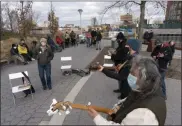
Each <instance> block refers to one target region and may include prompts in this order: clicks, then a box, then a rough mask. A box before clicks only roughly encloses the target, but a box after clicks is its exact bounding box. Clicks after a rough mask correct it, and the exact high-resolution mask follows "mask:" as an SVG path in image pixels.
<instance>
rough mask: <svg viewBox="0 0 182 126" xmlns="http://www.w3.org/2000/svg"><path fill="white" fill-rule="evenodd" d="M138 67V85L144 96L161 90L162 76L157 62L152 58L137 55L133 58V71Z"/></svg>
mask: <svg viewBox="0 0 182 126" xmlns="http://www.w3.org/2000/svg"><path fill="white" fill-rule="evenodd" d="M136 69H137V70H138V71H139V78H138V81H137V85H138V86H139V90H140V93H141V94H142V98H145V97H147V96H149V95H153V94H155V93H157V92H158V91H159V90H160V85H161V76H160V73H159V69H158V65H157V64H156V62H155V61H154V60H153V59H152V58H141V56H136V57H135V58H133V61H132V68H131V71H133V70H136Z"/></svg>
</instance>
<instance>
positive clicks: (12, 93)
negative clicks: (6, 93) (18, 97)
mask: <svg viewBox="0 0 182 126" xmlns="http://www.w3.org/2000/svg"><path fill="white" fill-rule="evenodd" d="M12 95H13V102H14V105H16V101H15V95H14V94H13V93H12Z"/></svg>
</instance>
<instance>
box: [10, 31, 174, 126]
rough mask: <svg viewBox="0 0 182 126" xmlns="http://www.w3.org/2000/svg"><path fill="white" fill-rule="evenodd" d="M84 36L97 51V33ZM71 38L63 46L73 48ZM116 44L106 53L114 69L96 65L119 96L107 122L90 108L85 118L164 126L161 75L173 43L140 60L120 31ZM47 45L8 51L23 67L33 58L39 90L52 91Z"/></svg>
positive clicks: (132, 42)
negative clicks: (113, 83)
mask: <svg viewBox="0 0 182 126" xmlns="http://www.w3.org/2000/svg"><path fill="white" fill-rule="evenodd" d="M86 36H87V38H88V39H89V41H88V42H87V43H88V44H87V46H88V47H89V46H91V45H92V44H94V43H95V44H97V46H96V49H100V48H101V47H100V41H101V39H102V35H101V33H100V31H99V30H98V31H97V32H96V31H95V30H93V31H92V32H91V33H87V34H86ZM75 37H76V34H75V33H74V32H71V34H70V35H69V34H68V33H66V34H65V45H66V46H67V47H69V44H70V43H69V42H70V41H71V43H72V45H73V46H75V39H76V38H75ZM68 39H69V40H68ZM56 41H57V44H58V45H59V47H62V46H63V43H64V42H63V40H62V39H60V38H59V37H58V36H57V37H56ZM90 41H91V43H89V42H90ZM117 42H118V47H117V48H116V51H114V52H109V54H108V55H110V56H111V59H112V61H113V62H114V65H115V70H114V71H111V70H109V69H107V68H104V67H103V66H102V65H99V67H98V71H100V72H102V73H103V74H105V75H106V76H107V77H110V78H113V79H116V80H117V81H118V85H119V86H118V89H116V90H114V92H115V93H119V94H120V95H119V97H118V99H120V100H119V102H118V103H117V104H116V105H115V106H114V108H113V110H115V113H112V114H110V115H109V116H108V118H107V119H105V118H104V117H102V116H101V115H100V114H99V113H98V112H97V111H96V110H94V109H93V108H92V107H90V106H88V108H89V109H88V113H89V115H90V116H91V117H92V118H93V121H94V122H95V124H96V125H164V124H165V119H166V102H165V100H166V99H167V94H166V84H165V75H166V72H167V68H168V65H169V64H170V63H171V61H172V56H173V54H174V52H175V42H174V41H170V42H164V43H162V44H160V45H157V46H156V47H155V49H154V50H153V52H152V53H151V57H152V58H142V57H141V56H140V55H139V48H140V42H139V41H138V40H136V39H129V40H127V38H126V37H125V36H124V35H123V33H122V32H120V33H119V34H118V35H117ZM51 43H52V40H50V37H48V38H47V39H46V38H41V39H40V43H39V46H37V44H38V43H37V42H35V41H34V42H32V44H33V49H34V51H33V52H31V51H30V50H29V48H28V46H27V45H26V44H25V41H24V40H23V39H22V40H21V42H20V43H19V45H18V46H17V45H15V44H13V45H12V49H11V54H12V56H13V57H15V58H17V59H19V60H20V61H22V62H23V63H25V64H26V63H28V62H29V61H32V60H34V58H35V59H36V60H37V63H38V71H39V76H40V80H41V82H42V87H43V90H46V89H47V88H48V89H49V90H51V89H52V82H51V60H52V59H53V57H54V53H53V49H55V47H54V46H53V45H51ZM68 43H69V44H68ZM35 47H36V48H35ZM45 76H46V78H45Z"/></svg>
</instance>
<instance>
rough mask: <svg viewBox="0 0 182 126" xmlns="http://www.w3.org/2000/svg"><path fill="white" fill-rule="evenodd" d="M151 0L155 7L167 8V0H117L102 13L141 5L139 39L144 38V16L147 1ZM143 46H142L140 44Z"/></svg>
mask: <svg viewBox="0 0 182 126" xmlns="http://www.w3.org/2000/svg"><path fill="white" fill-rule="evenodd" d="M147 2H150V3H151V4H153V5H154V7H155V8H156V9H157V8H161V7H162V8H163V9H164V10H165V7H166V6H165V4H166V1H146V0H145V1H144V0H141V1H136V0H135V1H134V0H133V1H132V0H129V1H121V0H119V1H116V2H114V3H112V4H111V5H109V6H106V7H105V8H104V10H103V11H102V14H103V15H104V14H105V13H106V12H107V11H109V10H110V9H111V8H121V7H125V8H126V9H130V8H131V7H133V5H135V6H139V7H140V19H139V27H138V34H139V40H142V37H143V28H144V18H145V8H146V3H147ZM140 47H141V46H140Z"/></svg>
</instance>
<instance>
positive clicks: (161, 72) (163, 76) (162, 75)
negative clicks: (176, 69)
mask: <svg viewBox="0 0 182 126" xmlns="http://www.w3.org/2000/svg"><path fill="white" fill-rule="evenodd" d="M159 72H160V74H161V81H162V85H161V86H162V92H163V94H164V97H166V83H165V76H166V71H163V70H159Z"/></svg>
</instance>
